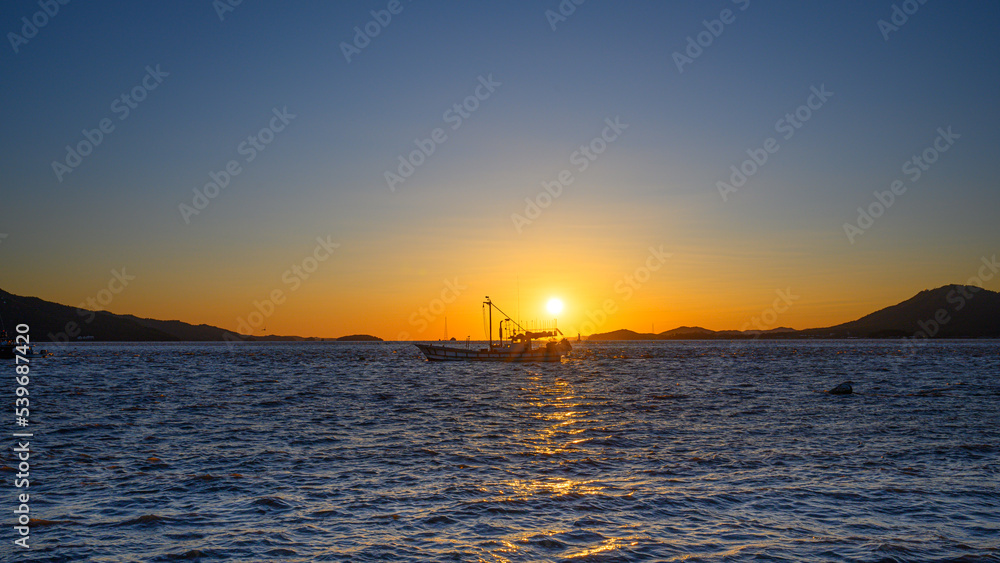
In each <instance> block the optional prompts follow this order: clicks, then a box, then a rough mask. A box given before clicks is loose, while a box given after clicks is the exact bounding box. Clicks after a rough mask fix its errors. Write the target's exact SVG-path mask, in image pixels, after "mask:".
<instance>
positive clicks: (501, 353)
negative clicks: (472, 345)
mask: <svg viewBox="0 0 1000 563" xmlns="http://www.w3.org/2000/svg"><path fill="white" fill-rule="evenodd" d="M414 346H416V347H417V348H419V349H420V351H421V352H423V354H424V357H425V358H427V359H428V360H429V361H432V362H558V361H560V360H562V357H563V352H562V351H561V350H548V349H546V348H536V349H534V350H522V351H517V352H512V351H510V350H502V349H501V350H471V349H468V348H453V347H451V346H438V345H436V344H414Z"/></svg>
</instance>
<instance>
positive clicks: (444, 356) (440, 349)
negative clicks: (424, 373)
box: [414, 297, 573, 362]
mask: <svg viewBox="0 0 1000 563" xmlns="http://www.w3.org/2000/svg"><path fill="white" fill-rule="evenodd" d="M483 307H485V308H488V310H489V317H490V321H489V325H490V328H489V337H490V342H489V347H488V348H480V349H478V350H473V349H472V348H469V347H466V348H456V347H453V346H442V345H440V344H414V346H416V347H417V348H419V349H420V351H421V352H423V354H424V357H426V358H427V359H428V360H430V361H466V362H558V361H560V360H562V357H563V355H565V354H568V353H569V352H570V351H571V350H572V349H573V346H571V345H570V343H569V341H568V340H566V338H563V339H562V340H560V341H558V342H557V341H555V340H550V341H549V342H546V343H545V344H544V345H542V346H539V347H537V348H532V347H531V341H532V340H538V339H541V338H555V337H556V336H562V332H561V331H560V330H559V329H558V328H555V327H552V328H551V329H549V330H543V331H540V332H531V331H528V330H525V329H524V327H522V326H521V325H520V324H518V323H517V322H515V321H513V320H512V319H511V318H510V317H509V316H507V314H506V313H504V312H503V311H501V310H500V308H499V307H497V306H496V305H494V304H493V302H492V301H490V298H489V297H487V298H486V301H484V302H483ZM493 309H496V310H497V311H498V312H499V313H500V314H502V315H503V316H504V319H503V320H502V321H500V330H499V337H500V340H499V341H498V342H496V343H494V341H493ZM505 324H506V327H505V326H504V325H505Z"/></svg>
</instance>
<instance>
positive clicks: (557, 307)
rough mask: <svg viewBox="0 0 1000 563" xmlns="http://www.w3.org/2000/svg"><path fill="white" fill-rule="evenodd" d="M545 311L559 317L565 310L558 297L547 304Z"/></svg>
mask: <svg viewBox="0 0 1000 563" xmlns="http://www.w3.org/2000/svg"><path fill="white" fill-rule="evenodd" d="M545 309H546V310H547V311H548V312H549V313H551V314H553V315H558V314H559V313H562V310H563V302H562V299H559V298H558V297H553V298H552V299H549V302H548V303H546V304H545Z"/></svg>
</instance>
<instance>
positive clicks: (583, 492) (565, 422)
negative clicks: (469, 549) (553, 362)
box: [481, 299, 638, 563]
mask: <svg viewBox="0 0 1000 563" xmlns="http://www.w3.org/2000/svg"><path fill="white" fill-rule="evenodd" d="M553 301H558V299H553ZM558 306H559V308H561V306H562V303H561V302H559V303H558ZM550 307H552V304H551V303H550ZM526 381H527V382H528V383H530V384H531V386H530V387H522V388H521V389H520V392H521V395H520V396H519V399H520V401H521V403H522V404H521V405H519V408H525V409H526V410H527V411H528V412H529V413H530V414H529V416H530V417H531V418H534V419H535V420H538V421H542V422H543V423H544V425H543V427H542V428H541V429H540V430H537V431H534V432H530V433H524V434H521V435H518V436H514V437H512V441H515V442H517V443H519V444H521V445H522V446H523V447H524V448H525V449H526V450H528V451H530V452H531V456H532V457H534V458H543V459H545V458H552V457H553V456H565V455H567V454H568V455H572V454H573V453H574V452H582V450H581V449H580V448H579V447H578V446H579V445H580V444H583V443H585V442H589V441H592V440H594V439H595V438H594V437H588V438H576V436H579V435H580V434H583V433H585V432H587V431H588V430H593V429H595V428H605V427H606V426H607V424H609V423H608V422H606V421H603V420H601V419H600V418H599V413H597V412H596V411H595V410H593V409H590V408H589V407H590V406H591V405H592V404H593V403H592V401H591V400H589V399H588V398H587V397H585V396H583V395H582V394H581V393H582V390H581V391H578V390H577V389H576V388H575V387H574V385H573V384H572V383H570V382H569V381H567V380H566V379H563V378H560V377H557V378H555V379H554V380H553V379H552V377H551V375H549V376H544V375H543V374H541V373H539V372H537V371H534V372H532V371H529V375H528V376H527V377H526ZM585 425H586V426H585ZM610 437H611V436H610V435H609V436H606V438H610ZM586 459H587V458H583V459H577V460H572V461H570V462H569V463H574V462H578V461H585V460H586ZM562 463H563V464H565V463H566V462H565V461H564V462H562ZM498 485H499V489H498V490H497V491H496V493H495V495H494V496H493V497H492V498H491V499H490V500H492V501H495V502H511V501H528V500H531V499H533V498H536V497H546V498H551V499H553V500H556V501H558V500H559V499H560V498H568V497H572V498H574V499H576V500H581V499H585V497H588V496H592V497H597V496H598V495H601V494H602V493H605V491H606V490H607V486H605V485H604V484H602V483H601V481H599V480H597V479H573V478H569V477H555V476H553V477H550V478H545V479H542V478H536V479H527V480H526V479H511V480H509V481H504V482H502V483H499V484H498ZM631 494H632V493H631V492H630V493H628V494H627V495H625V496H631ZM571 531H572V530H570V529H566V528H548V529H546V528H538V529H533V530H531V531H527V532H524V533H522V534H519V535H518V536H516V537H515V538H514V539H513V540H503V541H502V542H501V544H502V546H503V547H502V548H499V549H497V550H495V551H494V552H493V555H495V556H497V557H498V559H497V561H501V562H505V563H506V562H508V561H510V560H509V559H507V558H506V557H504V556H503V554H508V555H513V554H516V553H519V552H522V551H523V546H524V545H525V544H528V543H536V544H541V545H546V540H545V537H550V538H551V537H554V536H557V535H559V534H564V533H568V532H571ZM551 543H552V545H559V542H558V540H553V541H552V542H551ZM637 543H638V542H636V541H630V538H628V537H620V538H619V537H604V538H602V539H600V540H599V541H598V542H597V543H596V545H594V546H592V547H587V548H583V549H577V550H575V551H570V552H568V553H564V554H563V557H564V558H565V559H576V558H583V557H588V556H592V555H597V554H600V553H604V552H609V551H615V550H618V549H621V548H622V547H623V546H629V545H636V544H637ZM481 561H483V560H482V559H481Z"/></svg>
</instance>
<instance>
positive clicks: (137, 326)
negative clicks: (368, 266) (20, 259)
mask: <svg viewBox="0 0 1000 563" xmlns="http://www.w3.org/2000/svg"><path fill="white" fill-rule="evenodd" d="M0 319H3V321H4V323H5V326H6V329H7V332H8V333H13V332H14V325H15V324H17V323H25V324H27V325H28V326H29V327H31V336H32V340H34V341H35V342H46V341H47V342H74V341H76V340H79V339H81V338H82V339H85V340H95V341H104V342H219V341H224V340H227V339H228V340H233V339H239V340H245V341H302V340H324V339H322V338H303V337H301V336H277V335H269V336H240V335H236V334H234V333H232V332H230V331H228V330H226V329H223V328H219V327H217V326H211V325H206V324H200V325H192V324H188V323H185V322H182V321H161V320H157V319H144V318H140V317H136V316H135V315H116V314H114V313H109V312H107V311H89V310H85V309H78V308H76V307H69V306H67V305H60V304H59V303H52V302H49V301H44V300H42V299H39V298H37V297H22V296H20V295H14V294H12V293H7V292H6V291H3V290H0ZM336 340H342V341H351V342H360V341H364V342H374V341H379V340H381V339H380V338H377V337H375V336H368V335H365V334H356V335H351V336H343V337H341V338H338V339H336Z"/></svg>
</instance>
